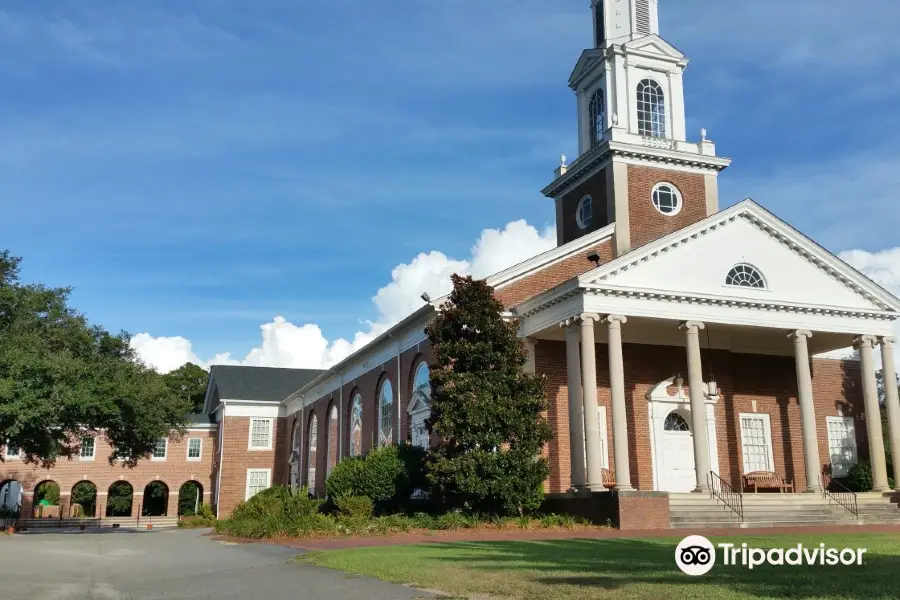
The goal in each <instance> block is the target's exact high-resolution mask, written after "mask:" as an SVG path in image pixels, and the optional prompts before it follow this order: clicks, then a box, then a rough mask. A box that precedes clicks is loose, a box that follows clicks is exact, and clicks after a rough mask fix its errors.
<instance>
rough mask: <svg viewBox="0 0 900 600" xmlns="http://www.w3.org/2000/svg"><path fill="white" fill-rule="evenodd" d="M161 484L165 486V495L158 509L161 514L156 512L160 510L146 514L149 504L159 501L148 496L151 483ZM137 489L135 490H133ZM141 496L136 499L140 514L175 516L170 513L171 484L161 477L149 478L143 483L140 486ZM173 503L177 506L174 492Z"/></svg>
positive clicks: (152, 504) (176, 496) (176, 497)
mask: <svg viewBox="0 0 900 600" xmlns="http://www.w3.org/2000/svg"><path fill="white" fill-rule="evenodd" d="M154 484H156V485H162V486H164V488H165V496H164V497H163V499H162V501H161V507H160V511H161V514H158V513H159V512H160V511H151V512H152V513H153V514H147V509H148V507H149V506H154V505H156V504H157V503H159V502H160V501H159V500H157V499H155V498H151V497H150V492H149V490H150V486H151V485H154ZM134 491H137V490H134ZM140 492H141V494H142V495H141V497H140V499H139V500H138V503H139V504H140V505H141V516H152V517H165V516H175V515H173V514H172V513H171V504H172V496H173V494H172V486H170V485H169V484H168V483H166V482H165V481H163V480H162V479H161V478H159V479H156V478H154V479H150V480H148V481H147V483H145V484H144V487H143V488H140ZM174 496H175V504H176V507H177V503H178V495H177V494H175V495H174Z"/></svg>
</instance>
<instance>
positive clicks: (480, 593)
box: [303, 532, 900, 600]
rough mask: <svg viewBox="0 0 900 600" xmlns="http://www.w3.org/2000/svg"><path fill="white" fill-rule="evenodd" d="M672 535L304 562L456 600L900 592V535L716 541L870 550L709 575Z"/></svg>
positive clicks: (327, 556)
mask: <svg viewBox="0 0 900 600" xmlns="http://www.w3.org/2000/svg"><path fill="white" fill-rule="evenodd" d="M679 541H681V540H680V538H673V539H610V540H553V541H533V542H481V543H474V542H457V543H441V544H422V545H415V546H394V547H371V548H354V549H348V550H331V551H324V552H315V553H310V554H307V555H305V556H304V557H303V560H307V561H310V562H312V563H314V564H317V565H321V566H325V567H331V568H334V569H339V570H342V571H347V572H351V573H358V574H362V575H368V576H371V577H375V578H378V579H382V580H385V581H392V582H395V583H404V584H412V585H415V586H416V587H420V588H426V589H437V590H441V591H443V592H445V593H446V594H448V595H450V596H453V597H473V596H475V597H485V596H487V597H498V598H522V599H532V598H533V599H535V600H537V599H540V600H556V599H559V600H562V599H563V598H565V599H569V598H572V599H577V600H588V599H592V598H602V599H604V600H618V599H621V598H635V599H639V600H649V599H663V598H664V599H666V600H687V599H698V600H699V599H703V600H706V599H720V598H721V599H729V600H731V599H741V600H744V599H750V598H754V599H755V598H802V599H807V600H813V599H822V600H825V599H828V600H849V599H859V600H863V599H866V600H875V599H892V600H896V599H898V598H900V535H886V534H885V535H829V536H813V535H804V536H796V535H793V536H768V537H752V538H751V537H743V536H741V535H740V533H737V532H736V533H735V535H734V536H731V537H727V538H714V539H713V540H712V541H713V543H717V542H729V543H736V544H737V545H740V544H741V543H743V542H747V543H748V544H749V545H750V546H754V547H759V548H777V547H790V546H796V545H797V544H798V543H802V544H803V545H804V546H807V547H818V546H819V544H820V543H822V542H824V543H825V545H826V546H829V547H836V548H844V547H849V548H867V549H868V552H867V553H866V554H865V558H864V564H863V565H862V566H835V567H828V566H814V567H813V566H793V567H792V566H783V567H770V566H762V567H757V568H755V569H753V570H752V571H751V570H748V569H747V568H746V567H725V566H722V565H721V554H720V553H717V554H718V556H717V562H716V567H715V568H714V569H713V570H712V571H711V572H710V573H708V574H707V575H704V576H702V577H688V576H687V575H684V574H682V573H681V572H680V571H679V570H678V568H677V567H676V566H675V558H674V556H675V547H676V546H677V545H678V542H679Z"/></svg>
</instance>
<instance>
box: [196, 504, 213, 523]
mask: <svg viewBox="0 0 900 600" xmlns="http://www.w3.org/2000/svg"><path fill="white" fill-rule="evenodd" d="M197 515H198V516H201V517H203V518H204V519H213V520H215V518H216V515H215V513H214V512H213V509H212V506H210V505H209V504H201V505H200V512H199V513H197Z"/></svg>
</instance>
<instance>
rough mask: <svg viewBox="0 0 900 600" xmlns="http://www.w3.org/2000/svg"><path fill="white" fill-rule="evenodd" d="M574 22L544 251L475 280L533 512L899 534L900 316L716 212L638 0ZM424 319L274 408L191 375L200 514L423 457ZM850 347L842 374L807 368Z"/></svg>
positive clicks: (870, 286) (645, 8)
mask: <svg viewBox="0 0 900 600" xmlns="http://www.w3.org/2000/svg"><path fill="white" fill-rule="evenodd" d="M674 4H675V3H672V5H673V6H674ZM591 10H592V17H593V24H594V40H593V42H594V43H593V47H592V48H589V49H587V50H584V51H583V52H582V54H581V56H580V58H578V60H577V63H576V64H575V67H574V70H573V71H572V73H571V75H570V76H569V80H568V83H569V87H570V88H571V89H572V91H573V92H574V94H575V100H576V101H575V103H574V104H575V106H576V114H575V117H576V118H575V119H574V123H573V125H574V126H575V127H576V128H577V136H578V156H577V157H575V158H574V160H572V161H571V162H568V161H567V160H566V158H565V157H563V159H562V160H561V163H560V165H559V167H558V168H557V169H556V171H555V173H554V177H553V179H552V181H550V182H549V184H548V185H547V186H546V187H545V188H544V189H543V194H544V195H545V196H546V197H547V198H548V202H549V201H552V202H553V203H554V206H555V211H556V229H557V247H556V248H553V249H552V250H549V251H547V252H544V253H542V254H538V255H536V256H534V257H532V258H530V259H529V260H527V261H525V262H523V263H520V264H517V265H515V266H513V267H510V268H508V269H506V270H504V271H501V272H499V273H496V274H494V275H492V276H490V277H488V278H487V282H488V283H489V284H490V285H491V286H492V287H493V288H494V289H495V294H496V296H497V298H498V299H499V300H500V301H501V302H502V303H503V304H504V306H505V307H506V309H507V310H508V314H509V316H510V317H511V318H515V319H518V320H519V321H520V327H521V329H520V335H521V338H522V339H523V342H524V343H525V344H526V346H527V348H528V349H529V356H530V360H529V364H528V367H527V368H528V369H529V370H530V371H532V372H534V373H537V374H540V375H542V376H543V377H544V379H545V383H546V393H547V396H548V402H549V411H548V415H547V416H548V419H549V422H550V423H551V425H552V428H553V440H552V441H551V442H550V443H549V445H548V446H547V448H546V451H545V453H546V456H547V458H548V460H549V463H550V466H551V475H550V478H549V480H548V481H547V482H546V484H545V489H546V493H547V498H548V506H554V507H557V506H558V507H561V508H560V512H561V511H562V510H571V511H574V512H582V513H585V514H588V515H592V516H596V515H598V514H600V513H603V514H609V515H610V518H611V520H612V521H613V522H615V523H616V524H618V525H619V526H621V527H623V528H639V527H669V526H684V527H689V526H693V525H700V524H707V525H714V524H721V525H728V524H742V523H747V522H756V523H775V524H778V522H779V516H781V522H783V523H785V522H788V521H790V522H792V523H793V522H798V523H799V522H803V521H804V519H806V518H807V516H808V515H810V514H813V513H816V511H818V513H817V514H827V517H825V518H827V520H829V521H832V522H833V521H834V520H848V522H862V521H863V520H875V519H876V516H877V518H885V519H900V509H898V508H897V506H896V505H895V504H892V503H891V496H890V494H889V493H888V494H886V495H885V493H887V492H890V490H889V487H888V484H889V482H888V476H889V475H890V476H892V477H893V478H894V481H896V482H897V483H898V485H900V401H898V398H897V389H896V386H887V390H886V399H885V403H886V410H887V414H888V417H889V427H888V435H889V436H890V441H891V444H890V446H891V448H892V449H893V460H892V461H888V460H886V458H885V440H884V439H883V433H882V426H881V413H880V407H879V396H878V388H877V383H876V369H877V366H876V353H877V354H880V357H881V362H882V363H883V365H884V377H885V380H886V381H894V380H895V379H896V374H895V372H894V356H893V352H894V351H893V343H894V340H893V338H892V337H891V336H892V331H893V328H892V325H893V323H894V321H895V320H896V319H897V318H898V317H900V312H898V311H900V300H898V298H896V297H894V296H893V295H892V294H890V293H889V292H887V291H886V290H884V289H883V288H881V287H880V286H878V285H877V284H876V283H874V282H873V281H871V280H870V279H868V278H867V277H865V276H864V275H862V274H861V273H859V272H858V271H856V270H854V269H853V268H851V267H850V266H849V265H847V264H846V263H844V262H843V261H841V260H840V259H839V258H837V257H836V256H834V255H833V254H831V253H830V252H828V251H827V250H825V249H824V248H823V247H821V246H819V245H818V244H817V243H816V242H815V241H813V240H812V239H810V238H808V237H806V236H805V235H804V234H802V233H801V232H799V231H797V230H796V229H794V228H793V227H792V226H791V225H789V224H788V223H786V222H784V221H782V220H780V219H779V218H778V217H777V216H775V215H774V214H772V213H771V212H769V211H768V210H766V209H765V208H763V207H762V206H760V205H759V204H757V203H756V202H754V201H753V200H750V199H747V200H743V201H741V202H738V203H737V204H732V205H730V206H728V207H727V208H724V209H723V208H720V199H719V191H718V176H719V173H721V172H722V171H723V170H725V169H726V168H728V167H729V165H730V164H731V161H730V159H728V158H725V157H723V156H720V155H719V154H718V150H717V147H716V144H715V143H714V142H713V141H712V140H710V139H708V137H707V132H706V131H705V130H704V131H699V132H697V134H696V135H693V134H690V135H689V133H688V132H687V130H686V126H685V121H686V119H685V113H686V107H685V100H684V91H683V77H684V74H685V70H686V68H687V66H688V59H687V57H685V55H684V54H682V53H681V52H680V51H679V50H678V49H677V48H676V47H675V46H673V45H672V44H671V43H669V42H668V41H666V40H665V39H663V37H661V34H660V30H659V21H658V2H657V0H593V2H592V7H591ZM585 18H588V15H587V14H586V15H585ZM763 200H764V199H763ZM443 301H444V299H435V300H432V301H429V302H427V303H425V304H424V305H423V306H422V307H421V308H420V309H418V310H416V311H415V312H414V313H412V314H411V315H409V316H408V317H406V318H405V319H403V320H402V321H401V322H399V323H397V324H396V325H394V326H393V327H392V328H391V329H390V330H388V331H387V332H385V333H384V334H382V335H381V336H379V337H378V338H377V339H375V340H374V341H372V342H371V343H370V344H368V345H367V346H365V347H364V348H362V349H361V350H359V351H357V352H356V353H354V354H352V355H351V356H349V357H348V358H346V359H345V360H343V361H341V362H340V363H339V364H336V365H334V366H333V367H331V368H330V369H328V370H326V371H322V372H308V371H306V372H304V375H303V383H302V385H299V386H298V387H297V389H294V390H292V391H291V392H290V393H288V394H284V397H272V395H271V394H270V393H268V392H265V391H261V394H260V395H261V396H265V398H263V397H260V398H248V397H244V398H227V397H225V396H223V395H222V394H221V393H219V392H218V391H217V390H216V378H217V368H213V371H212V374H211V381H210V391H209V392H208V394H207V396H208V397H207V406H206V411H207V414H208V416H209V421H210V423H211V425H210V427H211V428H212V430H213V431H211V432H209V433H207V434H204V435H208V436H209V438H210V442H213V441H214V443H212V444H211V445H213V446H214V449H213V448H211V449H210V450H211V451H212V452H215V454H212V455H211V456H212V457H213V458H212V459H211V460H212V463H211V464H210V471H209V472H210V478H209V479H208V481H207V483H206V488H207V489H208V490H209V491H210V495H209V501H210V502H211V503H213V504H215V505H216V507H217V510H218V514H219V516H226V515H228V514H229V513H230V512H231V511H232V510H233V509H234V507H235V506H236V505H237V504H238V503H239V502H241V501H243V500H244V499H245V498H247V497H249V496H251V495H252V494H253V493H255V492H256V491H258V490H260V489H264V488H266V487H268V486H271V485H273V484H290V485H293V486H295V487H296V486H308V487H309V488H310V490H312V491H313V492H314V493H316V494H320V495H321V494H324V484H325V478H326V477H327V475H328V473H329V472H330V470H331V469H332V468H333V467H334V465H335V464H337V462H338V461H340V460H341V459H342V458H344V457H347V456H358V455H363V454H365V453H367V452H368V451H370V450H371V449H373V448H375V447H378V446H381V445H385V444H395V443H400V442H404V441H408V442H411V443H415V444H421V445H427V444H428V443H429V436H428V435H427V431H426V428H425V421H426V419H427V417H428V414H429V385H428V372H429V363H430V361H431V359H432V356H431V349H430V347H429V342H428V339H427V336H426V335H425V333H424V329H425V326H426V325H427V323H428V322H429V321H430V320H431V319H433V318H434V316H435V315H436V314H437V313H438V312H439V311H440V310H441V304H442V302H443ZM851 346H852V347H855V348H856V349H857V350H858V359H847V360H840V359H832V358H825V357H822V356H821V355H823V354H826V353H829V352H832V351H835V350H840V349H844V348H848V347H851ZM247 369H252V368H249V367H248V368H247ZM254 440H256V441H254ZM255 443H257V447H256V448H255V447H254V444H255ZM863 460H870V461H871V464H872V474H873V481H874V493H873V494H868V495H865V494H859V495H853V494H852V493H850V492H849V491H847V490H844V489H843V488H842V487H841V486H840V484H839V483H837V482H835V481H834V479H839V478H841V477H843V476H844V475H846V474H847V472H848V470H849V469H850V468H851V467H852V466H853V465H855V464H856V463H857V462H859V461H863ZM890 463H892V465H890ZM889 465H890V466H891V468H892V470H891V472H889V471H888V468H889ZM65 468H68V467H67V466H66V465H65V464H60V465H58V466H57V467H56V468H55V469H56V470H59V469H65ZM0 469H7V465H4V466H2V467H0ZM773 491H774V492H777V493H774V494H772V493H764V492H773ZM756 492H758V493H756ZM851 498H852V504H851ZM785 515H787V516H785Z"/></svg>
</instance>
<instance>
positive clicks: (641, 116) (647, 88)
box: [637, 78, 666, 138]
mask: <svg viewBox="0 0 900 600" xmlns="http://www.w3.org/2000/svg"><path fill="white" fill-rule="evenodd" d="M637 118H638V133H639V134H641V135H646V136H649V137H659V138H664V137H666V96H665V93H664V92H663V89H662V86H660V85H659V84H658V83H656V82H655V81H653V80H652V79H650V78H647V79H643V80H641V82H640V83H638V87H637Z"/></svg>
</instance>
